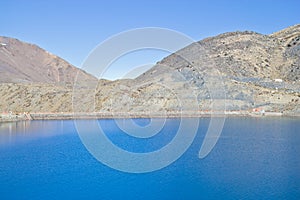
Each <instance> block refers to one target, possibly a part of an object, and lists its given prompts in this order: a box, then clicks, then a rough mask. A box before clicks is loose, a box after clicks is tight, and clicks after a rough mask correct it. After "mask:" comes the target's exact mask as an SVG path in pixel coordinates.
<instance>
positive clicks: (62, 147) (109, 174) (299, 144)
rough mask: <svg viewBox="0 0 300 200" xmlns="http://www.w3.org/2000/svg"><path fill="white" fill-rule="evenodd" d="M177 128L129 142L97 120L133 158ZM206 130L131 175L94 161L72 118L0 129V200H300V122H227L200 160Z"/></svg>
mask: <svg viewBox="0 0 300 200" xmlns="http://www.w3.org/2000/svg"><path fill="white" fill-rule="evenodd" d="M179 122H180V120H179V119H169V120H167V123H166V125H165V127H164V128H163V129H162V130H161V132H160V133H159V134H157V135H156V136H154V137H151V138H149V139H134V138H132V137H131V136H129V135H127V134H124V133H122V131H120V130H119V129H118V128H117V126H116V124H115V122H114V120H99V123H100V124H101V125H102V126H103V127H104V129H105V132H106V133H107V135H108V137H109V139H110V140H111V141H112V142H113V143H114V144H116V145H118V146H120V147H121V148H123V149H127V150H128V151H133V152H147V151H155V150H157V149H160V148H161V147H163V146H164V145H166V144H167V143H168V142H170V141H171V140H172V138H173V137H174V132H176V129H177V128H178V125H179ZM136 123H138V124H140V125H141V126H144V125H147V124H148V123H149V120H147V119H145V120H141V119H140V120H137V121H136ZM208 124H209V119H208V118H207V119H206V118H204V119H201V120H200V126H199V129H198V133H197V136H196V138H195V140H194V142H193V143H192V145H191V146H190V148H189V149H188V150H187V151H186V152H185V153H184V154H183V155H182V156H181V157H180V158H179V159H178V160H177V161H176V162H174V163H172V164H171V165H169V166H167V167H165V168H163V169H161V170H158V171H154V172H151V173H143V174H131V173H125V172H120V171H117V170H114V169H111V168H109V167H107V166H106V165H104V164H102V163H100V162H99V161H97V160H96V159H95V158H94V157H93V156H92V155H91V154H90V153H89V152H88V151H87V150H86V148H85V146H84V145H83V144H82V142H81V140H80V139H79V136H78V134H77V133H76V129H75V126H74V122H73V121H71V120H55V121H31V122H17V123H1V124H0V199H145V200H147V199H172V200H173V199H225V200H226V199H295V200H296V199H300V156H299V155H300V131H299V130H300V120H299V119H291V118H228V119H226V122H225V126H224V129H223V132H222V134H221V137H220V139H219V141H218V143H217V145H216V146H215V147H214V148H213V150H212V151H211V152H210V154H209V155H208V156H207V157H205V158H204V159H199V158H198V153H199V149H200V147H201V144H202V141H203V138H204V136H205V133H206V129H207V127H208ZM187 132H188V130H187Z"/></svg>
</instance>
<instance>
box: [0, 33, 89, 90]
mask: <svg viewBox="0 0 300 200" xmlns="http://www.w3.org/2000/svg"><path fill="white" fill-rule="evenodd" d="M77 73H79V75H80V76H82V77H84V78H85V79H87V80H88V79H94V77H93V76H91V75H89V74H87V73H85V72H84V71H82V70H80V69H78V68H76V67H74V66H72V65H71V64H69V63H68V62H66V61H65V60H63V59H62V58H59V57H57V56H55V55H53V54H51V53H49V52H47V51H45V50H43V49H41V48H40V47H38V46H36V45H32V44H28V43H25V42H21V41H19V40H17V39H13V38H8V37H0V83H7V82H8V83H50V84H60V85H66V84H70V85H73V83H74V79H75V76H76V75H77Z"/></svg>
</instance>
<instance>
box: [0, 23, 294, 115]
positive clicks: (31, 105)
mask: <svg viewBox="0 0 300 200" xmlns="http://www.w3.org/2000/svg"><path fill="white" fill-rule="evenodd" d="M299 38H300V25H295V26H292V27H288V28H286V29H284V30H281V31H278V32H275V33H272V34H270V35H263V34H260V33H255V32H252V31H243V32H240V31H237V32H229V33H224V34H220V35H218V36H214V37H209V38H206V39H203V40H201V41H199V42H195V43H193V44H191V45H189V46H187V47H185V48H183V49H181V50H179V51H177V52H174V53H172V54H171V55H169V56H167V57H166V58H164V59H162V60H161V61H159V62H157V64H156V65H155V66H154V67H153V68H151V69H150V70H148V71H147V72H145V73H143V74H141V75H140V76H138V77H137V78H135V79H132V80H131V79H130V80H116V81H108V80H96V79H95V78H94V77H92V78H89V77H87V78H86V77H85V76H81V75H79V76H78V77H79V79H77V80H74V81H73V82H72V81H71V82H70V83H67V82H66V81H62V82H60V81H53V79H50V81H46V82H45V83H44V84H48V86H47V87H46V86H41V85H39V84H40V83H39V82H38V81H37V82H34V86H32V85H30V84H29V83H28V82H23V83H22V82H12V83H9V84H8V83H3V81H2V84H0V87H1V92H0V108H1V109H2V111H7V110H11V111H13V112H31V113H33V112H54V113H59V112H67V113H72V112H75V113H77V112H82V113H91V112H95V113H124V114H125V116H126V115H128V116H130V114H132V113H133V114H134V113H135V114H136V113H141V114H142V115H143V116H145V114H147V115H149V116H151V115H153V114H154V113H155V114H159V115H166V114H167V113H184V112H186V113H196V114H197V113H199V112H202V111H205V112H206V111H213V112H221V113H224V111H230V112H233V111H238V112H240V113H241V112H243V113H245V112H246V113H250V114H251V113H252V112H256V111H257V110H264V111H267V112H274V113H280V114H283V115H300V106H299V102H300V56H299V55H300V42H299ZM1 48H3V47H0V50H1ZM0 53H1V52H0ZM0 55H1V54H0ZM0 58H1V57H0ZM0 61H1V59H0ZM0 63H1V62H0ZM0 66H1V65H0ZM0 69H1V68H0ZM55 69H56V68H55ZM79 73H81V71H79ZM53 77H57V76H55V75H53ZM73 77H74V76H73ZM66 80H69V79H66ZM87 81H90V84H86V85H84V86H82V87H77V86H80V82H87ZM0 82H1V76H0ZM78 82H79V84H77V83H78ZM57 83H59V84H57ZM74 83H75V85H77V86H75V87H74V88H73V89H72V88H71V87H70V85H72V84H74ZM49 84H50V85H51V84H52V85H51V86H49ZM16 99H20V101H16ZM24 102H25V103H24ZM255 110H256V111H255Z"/></svg>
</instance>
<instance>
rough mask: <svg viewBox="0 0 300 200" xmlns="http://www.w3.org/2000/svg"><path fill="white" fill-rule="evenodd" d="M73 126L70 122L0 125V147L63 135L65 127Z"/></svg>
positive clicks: (24, 122) (54, 121)
mask: <svg viewBox="0 0 300 200" xmlns="http://www.w3.org/2000/svg"><path fill="white" fill-rule="evenodd" d="M71 125H73V121H71V120H53V121H42V120H41V121H30V120H27V121H18V122H5V123H0V146H4V145H11V144H15V143H18V142H28V141H31V140H34V139H38V138H42V137H52V136H55V135H59V134H65V133H66V132H68V131H65V130H66V127H70V126H71Z"/></svg>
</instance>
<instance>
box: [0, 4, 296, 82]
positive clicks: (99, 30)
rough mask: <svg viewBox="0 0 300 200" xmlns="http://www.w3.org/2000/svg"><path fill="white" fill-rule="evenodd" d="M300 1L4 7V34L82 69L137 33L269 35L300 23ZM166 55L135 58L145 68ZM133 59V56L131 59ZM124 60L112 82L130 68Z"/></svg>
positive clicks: (0, 27) (0, 21)
mask: <svg viewBox="0 0 300 200" xmlns="http://www.w3.org/2000/svg"><path fill="white" fill-rule="evenodd" d="M299 8H300V1H299V0H282V1H279V0H249V1H246V0H240V1H238V0H236V1H233V0H232V1H220V0H204V1H200V0H199V1H174V0H172V1H169V0H165V1H159V0H152V1H113V0H111V1H92V0H85V1H80V0H78V1H74V0H73V1H72V0H70V1H66V0H52V1H39V0H36V1H33V0H27V1H23V0H2V1H1V2H0V9H1V12H0V35H2V36H9V37H14V38H18V39H20V40H23V41H26V42H30V43H34V44H37V45H39V46H40V47H42V48H44V49H46V50H47V51H49V52H52V53H54V54H56V55H58V56H60V57H62V58H64V59H66V60H67V61H69V62H70V63H72V64H74V65H75V66H78V67H80V66H81V65H82V63H83V61H84V59H85V58H86V57H87V55H88V54H89V52H90V51H91V50H92V49H93V48H95V47H96V46H97V45H98V44H99V43H101V42H103V41H104V40H105V39H107V38H108V37H111V36H112V35H115V34H118V33H120V32H122V31H126V30H129V29H134V28H142V27H162V28H168V29H173V30H176V31H179V32H182V33H184V34H186V35H188V36H190V37H191V38H193V39H194V40H200V39H203V38H205V37H209V36H214V35H217V34H220V33H223V32H229V31H236V30H252V31H256V32H260V33H264V34H269V33H272V32H275V31H277V30H280V29H282V28H285V27H288V26H291V25H294V24H298V23H300V14H299V13H300V12H299ZM165 55H166V53H165V52H161V51H158V52H157V53H155V52H154V53H153V52H152V53H149V56H142V58H139V56H140V54H137V55H136V60H139V59H140V63H136V61H135V63H134V65H138V64H143V63H150V62H153V63H154V62H155V61H158V60H159V59H160V58H161V57H163V56H165ZM132 57H133V56H132ZM128 60H132V59H124V62H121V61H122V60H121V59H120V62H119V65H116V66H114V67H112V69H111V70H110V72H109V73H108V74H107V78H111V79H114V78H118V77H119V76H120V75H121V74H122V73H124V72H125V71H126V70H129V69H130V65H131V64H132V63H130V62H129V61H128Z"/></svg>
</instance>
